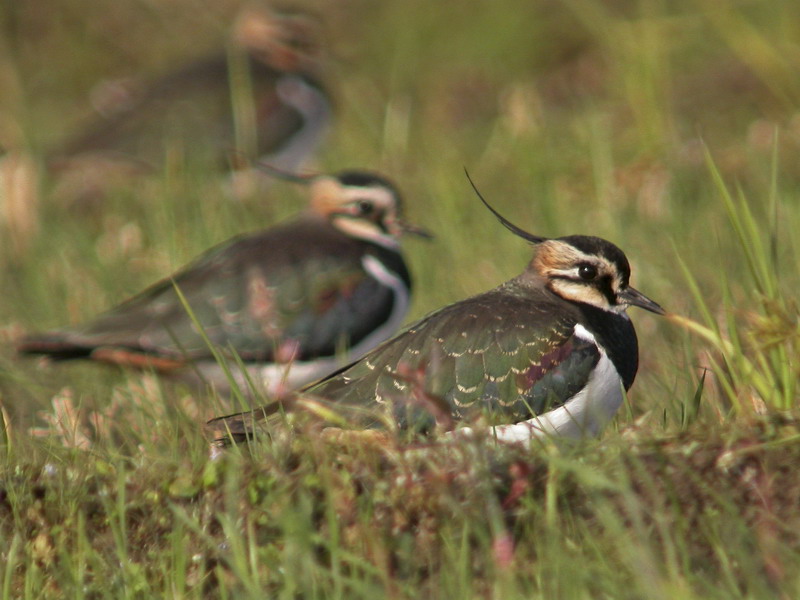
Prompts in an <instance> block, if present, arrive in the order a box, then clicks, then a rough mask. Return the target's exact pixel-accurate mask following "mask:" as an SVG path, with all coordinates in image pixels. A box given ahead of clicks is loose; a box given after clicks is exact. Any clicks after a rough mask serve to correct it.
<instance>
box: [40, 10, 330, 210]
mask: <svg viewBox="0 0 800 600" xmlns="http://www.w3.org/2000/svg"><path fill="white" fill-rule="evenodd" d="M231 37H232V41H231V43H230V44H229V48H228V51H227V52H220V53H219V54H216V55H212V56H209V57H207V58H205V59H199V60H197V61H195V62H193V63H190V64H188V65H184V66H182V67H178V68H177V69H175V70H173V71H171V72H168V73H166V74H164V75H162V76H161V77H160V78H157V79H155V80H152V81H150V82H149V83H148V82H144V81H135V80H131V81H127V80H126V81H119V82H111V83H106V84H104V85H103V86H101V87H100V89H99V90H96V93H95V96H96V97H97V98H99V99H98V100H97V102H96V104H99V106H98V108H99V110H100V114H98V115H96V116H95V118H94V119H93V120H92V121H91V122H89V123H88V124H87V125H85V126H84V127H83V128H82V129H81V130H80V131H78V132H77V133H76V134H75V135H73V136H72V137H69V138H68V139H66V140H65V141H64V142H63V143H62V144H61V145H60V146H59V147H57V148H55V149H54V150H53V151H52V152H50V153H49V155H48V157H47V159H46V163H47V169H48V171H49V172H50V174H51V176H52V177H53V179H54V181H55V193H56V195H57V196H59V197H64V198H67V199H68V200H70V201H75V200H77V201H80V200H87V199H88V200H93V199H96V198H98V197H101V198H102V197H103V196H104V195H105V194H106V193H108V191H109V189H113V188H115V187H119V186H123V185H125V183H126V182H128V181H130V180H131V179H132V178H133V177H135V176H137V175H141V174H144V173H159V172H160V171H161V170H162V169H163V168H164V165H165V164H167V163H168V162H178V163H179V164H185V165H186V166H187V168H198V169H203V170H206V169H217V170H220V171H226V170H229V169H230V170H233V171H239V173H238V178H239V180H243V179H246V178H245V177H243V176H242V172H244V171H246V172H247V173H248V174H250V175H251V176H252V175H253V174H254V171H253V170H249V169H248V167H249V166H250V165H251V164H253V163H254V162H256V161H262V162H266V163H269V164H271V165H273V166H275V167H279V168H282V169H285V170H290V171H293V170H296V169H297V168H298V167H300V166H301V165H302V164H303V163H304V162H305V161H306V160H307V159H308V158H309V157H310V156H311V155H312V153H313V152H314V151H315V150H316V149H317V147H318V146H319V144H320V142H321V141H322V139H323V137H324V133H325V131H326V129H327V128H328V126H329V124H330V121H331V117H332V102H331V98H330V95H329V93H328V91H327V88H326V86H325V84H324V83H323V78H322V72H323V70H324V69H323V62H324V61H323V58H324V53H323V50H322V43H321V39H320V38H321V37H322V31H321V24H320V23H319V22H317V21H316V20H315V19H314V18H312V17H311V16H309V15H306V14H302V13H280V12H276V11H272V10H267V9H255V8H248V9H245V10H243V11H242V12H241V13H240V15H239V17H238V18H237V20H236V22H235V24H234V25H233V33H232V36H231ZM252 187H253V186H249V188H248V189H251V188H252Z"/></svg>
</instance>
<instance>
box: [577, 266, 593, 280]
mask: <svg viewBox="0 0 800 600" xmlns="http://www.w3.org/2000/svg"><path fill="white" fill-rule="evenodd" d="M578 275H579V276H580V278H581V279H583V280H584V281H591V280H592V279H594V278H595V277H597V267H595V266H594V265H585V264H584V265H580V266H579V267H578Z"/></svg>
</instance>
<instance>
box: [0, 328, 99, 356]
mask: <svg viewBox="0 0 800 600" xmlns="http://www.w3.org/2000/svg"><path fill="white" fill-rule="evenodd" d="M16 349H17V352H18V353H19V354H42V355H45V356H48V357H50V358H52V359H53V360H71V359H77V358H88V357H89V356H91V354H92V352H93V351H94V347H92V346H86V345H80V344H75V343H73V342H70V341H68V340H67V339H66V338H65V337H64V336H63V335H60V334H57V333H44V334H41V335H31V336H28V337H25V338H23V339H22V341H20V342H19V343H18V344H17V348H16Z"/></svg>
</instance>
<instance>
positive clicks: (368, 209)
mask: <svg viewBox="0 0 800 600" xmlns="http://www.w3.org/2000/svg"><path fill="white" fill-rule="evenodd" d="M357 206H358V212H359V213H360V214H361V215H369V214H372V211H373V210H375V205H374V204H372V202H370V201H369V200H359V201H358V205H357Z"/></svg>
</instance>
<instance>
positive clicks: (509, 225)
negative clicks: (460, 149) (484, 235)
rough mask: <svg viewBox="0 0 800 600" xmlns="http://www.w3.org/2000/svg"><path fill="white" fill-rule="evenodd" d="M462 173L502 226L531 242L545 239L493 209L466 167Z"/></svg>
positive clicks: (539, 241) (535, 242) (540, 241)
mask: <svg viewBox="0 0 800 600" xmlns="http://www.w3.org/2000/svg"><path fill="white" fill-rule="evenodd" d="M464 173H466V175H467V179H468V180H469V184H470V185H471V186H472V189H473V190H475V193H476V194H477V195H478V198H480V200H481V202H483V204H484V206H485V207H486V208H488V209H489V210H490V211H492V214H493V215H494V216H495V217H497V220H498V221H500V222H501V223H502V224H503V226H504V227H505V228H506V229H508V230H509V231H510V232H511V233H513V234H514V235H518V236H519V237H521V238H522V239H523V240H527V241H529V242H530V243H532V244H540V243H542V242H544V241H545V240H546V239H547V238H545V237H541V236H538V235H533V234H532V233H528V232H527V231H525V230H524V229H522V228H520V227H517V226H516V225H514V224H513V223H512V222H511V221H509V220H508V219H506V218H505V217H504V216H503V215H501V214H500V213H499V212H497V211H496V210H495V209H494V207H493V206H492V205H491V204H489V203H488V202H487V201H486V198H484V197H483V194H481V192H480V190H478V186H476V185H475V182H474V181H472V177H470V176H469V171H467V169H464Z"/></svg>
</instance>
